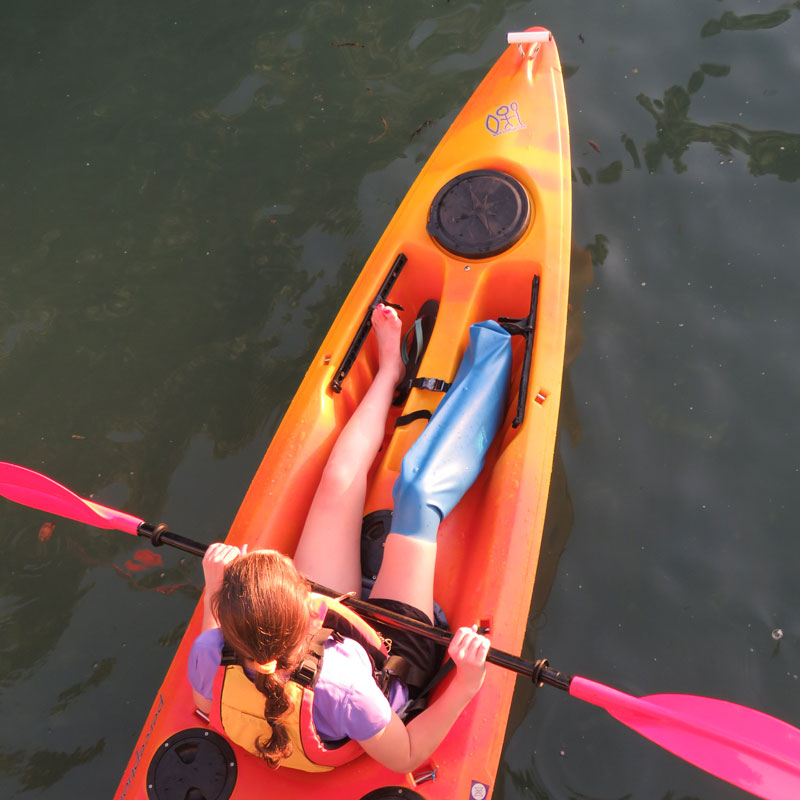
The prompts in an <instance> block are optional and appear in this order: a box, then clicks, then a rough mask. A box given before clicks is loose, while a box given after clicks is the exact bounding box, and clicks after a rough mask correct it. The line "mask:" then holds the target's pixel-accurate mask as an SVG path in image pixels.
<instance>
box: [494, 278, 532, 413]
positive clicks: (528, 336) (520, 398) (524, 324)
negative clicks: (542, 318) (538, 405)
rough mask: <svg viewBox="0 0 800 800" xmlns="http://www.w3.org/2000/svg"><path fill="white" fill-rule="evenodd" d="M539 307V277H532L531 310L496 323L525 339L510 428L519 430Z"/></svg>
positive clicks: (526, 396) (503, 318) (525, 400)
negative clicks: (525, 314) (521, 315)
mask: <svg viewBox="0 0 800 800" xmlns="http://www.w3.org/2000/svg"><path fill="white" fill-rule="evenodd" d="M538 305H539V276H538V275H534V276H533V284H532V285H531V309H530V312H529V313H528V316H527V317H523V318H522V319H510V318H509V317H500V319H498V320H497V321H498V322H499V323H500V324H501V325H502V326H503V327H504V328H505V329H506V330H507V331H508V332H509V333H510V334H511V335H512V336H513V335H515V334H521V335H522V336H524V337H525V356H524V359H523V362H522V372H521V373H520V376H519V393H518V395H517V414H516V416H515V417H514V421H513V422H512V423H511V427H512V428H519V426H520V425H522V421H523V420H524V419H525V406H526V404H527V402H528V382H529V380H530V375H531V358H532V356H533V337H534V334H535V332H536V309H537V307H538Z"/></svg>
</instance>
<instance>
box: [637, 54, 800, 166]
mask: <svg viewBox="0 0 800 800" xmlns="http://www.w3.org/2000/svg"><path fill="white" fill-rule="evenodd" d="M729 69H730V68H729V67H726V66H723V65H719V64H703V65H702V66H701V67H700V69H699V70H697V71H695V72H694V73H692V75H691V77H690V78H689V82H688V84H687V86H686V88H683V87H682V86H671V87H670V88H669V89H667V90H666V91H665V92H664V98H663V100H654V99H652V98H650V97H647V96H646V95H643V94H640V95H639V96H638V97H637V98H636V99H637V101H638V102H639V105H641V106H642V108H644V109H645V110H646V111H647V112H648V113H649V114H651V115H652V117H653V119H654V120H655V121H656V139H655V141H648V142H647V143H646V144H645V145H644V148H643V149H644V159H645V163H646V165H647V168H648V169H649V170H650V171H651V172H655V171H656V170H657V169H658V168H659V166H660V165H661V161H662V159H663V158H664V157H666V158H669V159H670V160H671V161H672V165H673V167H674V169H675V171H676V172H684V171H685V170H686V168H687V167H686V164H685V163H684V161H683V155H684V154H685V153H686V151H687V150H688V149H689V147H690V146H691V145H692V144H694V143H699V142H710V143H711V144H713V145H714V149H715V150H716V151H717V152H718V153H719V154H720V155H721V156H724V157H725V158H731V157H732V156H733V154H734V152H739V153H742V154H744V155H746V156H748V161H747V168H748V169H749V170H750V173H751V174H752V175H754V176H756V177H759V176H761V175H776V176H777V177H778V178H780V179H781V180H782V181H796V180H797V179H798V177H800V134H797V133H786V132H783V131H752V130H749V129H747V128H745V127H744V126H743V125H739V124H736V123H732V122H731V123H714V124H712V125H701V124H700V123H697V122H693V121H692V120H691V119H690V118H689V108H690V106H691V96H692V95H693V94H694V93H695V92H697V91H698V90H699V89H700V87H701V86H702V85H703V82H704V80H705V78H706V76H711V77H714V78H719V77H724V76H725V75H727V74H728V72H729Z"/></svg>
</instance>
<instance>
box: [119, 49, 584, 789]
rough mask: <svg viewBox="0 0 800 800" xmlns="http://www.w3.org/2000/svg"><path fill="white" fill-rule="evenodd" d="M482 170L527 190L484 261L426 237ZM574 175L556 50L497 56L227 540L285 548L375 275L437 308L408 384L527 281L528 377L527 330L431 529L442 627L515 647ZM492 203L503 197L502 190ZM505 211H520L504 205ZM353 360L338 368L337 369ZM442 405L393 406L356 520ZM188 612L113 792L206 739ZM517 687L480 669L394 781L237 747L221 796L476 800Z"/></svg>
mask: <svg viewBox="0 0 800 800" xmlns="http://www.w3.org/2000/svg"><path fill="white" fill-rule="evenodd" d="M478 170H480V171H483V170H492V171H498V172H500V173H502V174H504V175H507V176H511V177H512V178H513V179H514V181H515V182H517V183H518V184H519V185H520V186H521V187H523V192H524V195H525V199H526V200H527V202H528V204H529V207H528V210H527V216H526V213H525V209H524V208H522V205H524V200H523V201H522V204H521V205H519V204H518V206H517V207H516V211H517V212H518V213H517V218H516V222H514V225H515V226H516V228H515V229H514V230H513V231H511V232H510V233H509V234H508V237H507V238H508V239H509V240H510V241H511V243H510V244H507V243H506V244H504V245H503V248H504V249H503V250H502V252H499V253H492V254H488V253H489V251H490V250H491V246H488V247H489V249H488V250H487V249H486V247H487V246H485V245H484V244H483V243H479V245H478V246H479V247H484V252H483V253H478V254H469V255H465V254H464V252H463V250H461V249H460V244H459V243H458V241H456V242H453V241H452V239H453V238H455V239H458V237H459V236H460V230H461V229H460V228H458V226H456V228H455V229H454V230H455V234H454V235H451V236H450V239H448V238H447V237H448V235H450V234H448V232H445V233H444V234H443V235H441V236H437V238H438V239H439V241H437V239H434V237H433V236H432V235H431V233H430V232H429V228H428V225H429V209H430V208H431V204H432V202H433V201H434V199H435V198H436V197H437V195H438V194H439V193H440V191H441V190H442V187H445V186H446V185H447V184H448V183H449V182H450V181H452V180H453V179H454V178H456V177H457V176H459V175H462V174H464V173H469V172H472V171H478ZM570 181H571V172H570V159H569V141H568V129H567V116H566V103H565V99H564V91H563V80H562V76H561V66H560V62H559V58H558V52H557V50H556V46H555V43H554V42H553V41H552V40H549V41H544V42H542V43H541V44H527V45H521V46H519V47H518V46H516V45H512V46H509V48H508V49H507V50H506V52H505V53H504V54H503V56H502V57H501V58H500V60H499V61H498V62H497V63H496V64H495V66H494V67H493V69H492V70H491V71H490V73H489V74H488V75H487V76H486V78H485V79H484V80H483V82H482V83H481V85H480V86H479V87H478V88H477V89H476V91H475V93H474V94H473V96H472V97H471V99H470V100H469V101H468V103H467V105H466V106H465V107H464V109H463V110H462V112H461V113H460V114H459V116H458V117H457V119H456V120H455V121H454V123H453V124H452V126H451V128H450V129H449V131H448V132H447V133H446V134H445V136H444V138H443V139H442V141H441V143H440V144H439V146H438V147H437V149H436V150H435V151H434V153H433V154H432V155H431V158H430V159H429V161H428V163H427V164H426V165H425V167H424V168H423V170H422V172H421V173H420V175H419V176H418V178H417V179H416V181H415V182H414V184H413V185H412V187H411V189H410V190H409V192H408V194H407V195H406V198H405V199H404V201H403V203H402V204H401V205H400V207H399V209H398V210H397V212H396V214H395V216H394V218H393V219H392V221H391V223H390V224H389V225H388V227H387V229H386V231H385V233H384V235H383V236H382V237H381V239H380V241H379V242H378V244H377V245H376V247H375V250H374V251H373V253H372V255H371V256H370V258H369V260H368V261H367V263H366V265H365V267H364V269H363V271H362V273H361V275H360V276H359V278H358V280H357V281H356V284H355V285H354V287H353V289H352V290H351V292H350V294H349V295H348V297H347V299H346V300H345V302H344V303H343V305H342V308H341V310H340V313H339V314H338V316H337V317H336V319H335V321H334V322H333V324H332V326H331V328H330V331H329V332H328V335H327V336H326V337H325V340H324V341H323V343H322V345H321V347H320V349H319V351H318V353H317V355H316V357H315V358H314V360H313V362H312V364H311V366H310V367H309V369H308V371H307V373H306V375H305V378H304V379H303V382H302V384H301V386H300V388H299V389H298V391H297V394H296V395H295V398H294V400H293V402H292V404H291V405H290V407H289V409H288V411H287V413H286V415H285V417H284V419H283V421H282V423H281V425H280V427H279V429H278V431H277V432H276V434H275V437H274V439H273V441H272V443H271V445H270V447H269V449H268V451H267V453H266V455H265V457H264V460H263V462H262V464H261V466H260V467H259V469H258V471H257V473H256V475H255V477H254V479H253V482H252V484H251V486H250V488H249V490H248V492H247V495H246V496H245V498H244V501H243V503H242V505H241V508H240V510H239V512H238V514H237V516H236V519H235V520H234V523H233V526H232V528H231V531H230V533H229V536H228V538H227V539H226V541H227V542H228V543H230V544H235V545H242V544H244V543H245V542H247V543H248V544H249V547H250V548H251V549H253V548H255V547H270V548H275V549H278V550H281V551H283V552H286V553H289V554H292V553H293V552H294V550H295V547H296V544H297V541H298V538H299V535H300V532H301V530H302V526H303V523H304V521H305V514H306V510H307V509H308V506H309V504H310V502H311V499H312V497H313V494H314V491H315V490H316V486H317V483H318V480H319V477H320V475H321V472H322V469H323V467H324V465H325V462H326V460H327V457H328V454H329V452H330V450H331V448H332V446H333V444H334V442H335V441H336V438H337V436H338V433H339V431H340V430H341V428H342V427H343V426H344V424H345V423H346V422H347V420H348V419H349V417H350V415H351V414H352V412H353V410H354V409H355V407H356V406H357V405H358V402H359V401H360V399H361V397H362V396H363V394H364V392H365V391H366V389H367V388H368V387H369V385H370V383H371V380H372V376H373V375H374V373H375V371H376V369H377V352H376V349H375V344H374V341H373V339H374V337H367V338H366V339H365V340H364V342H363V345H362V346H361V347H358V343H357V342H356V345H355V346H351V345H352V343H353V342H354V340H357V339H358V333H359V327H360V326H361V324H362V321H363V320H364V319H366V318H368V314H369V310H370V308H371V307H372V306H373V305H374V303H375V302H376V301H377V300H378V299H381V291H382V288H385V284H386V283H391V286H390V288H389V289H388V292H384V294H383V299H387V300H388V301H389V302H391V303H392V304H394V305H396V306H399V307H401V309H402V310H400V311H399V315H400V318H401V320H402V323H403V330H408V329H409V328H410V327H411V326H412V325H413V324H414V320H415V318H416V316H417V313H418V311H419V309H420V307H421V306H422V305H423V303H425V302H426V301H427V300H430V299H435V300H437V301H438V303H439V310H438V316H437V318H436V323H435V326H434V328H433V331H432V333H431V337H430V342H429V344H428V346H427V349H426V351H425V355H424V358H423V360H422V363H421V365H420V367H419V370H418V375H419V376H424V377H429V378H435V379H441V380H443V381H448V382H449V381H452V380H453V377H454V376H455V373H456V370H457V368H458V366H459V363H460V360H461V357H462V355H463V353H464V350H465V348H466V344H467V339H468V329H469V326H470V325H471V324H472V323H475V322H480V321H483V320H486V319H498V318H501V317H504V318H510V319H518V320H525V319H526V318H528V317H529V315H530V313H531V302H532V291H533V287H534V279H535V278H536V279H538V281H537V283H538V287H537V289H538V297H535V298H534V300H535V302H534V306H535V312H536V314H535V316H536V328H535V336H534V337H533V339H532V348H531V352H530V367H529V370H526V368H525V361H526V357H525V356H526V353H525V351H526V341H525V337H524V336H514V337H513V338H512V342H513V371H512V382H511V390H510V395H509V398H510V399H509V403H508V408H507V411H506V415H505V418H504V421H503V423H502V424H501V428H500V432H499V433H498V435H497V437H496V439H495V441H494V442H493V443H492V445H491V447H490V450H489V453H488V456H487V459H486V467H485V468H484V470H483V471H482V473H481V474H480V475H479V477H478V479H477V480H476V481H475V483H474V485H473V486H472V488H471V489H470V490H469V491H468V492H467V493H466V495H465V496H464V498H463V499H462V500H461V502H460V503H459V504H458V505H457V506H456V508H455V509H454V510H453V512H452V513H451V514H450V515H449V516H448V517H447V518H446V519H445V520H444V521H443V523H442V525H441V527H440V530H439V537H438V542H439V549H438V559H437V565H436V581H435V597H436V599H437V601H438V602H439V603H440V604H441V606H442V607H443V608H444V610H445V612H446V614H447V617H448V621H449V623H450V626H451V627H452V628H455V627H456V626H460V625H471V624H473V623H476V622H477V623H478V624H480V625H483V626H485V627H488V628H489V630H490V634H489V635H490V638H491V640H492V644H493V646H495V647H497V648H500V649H503V650H506V651H509V652H519V650H520V648H521V645H522V639H523V635H524V631H525V627H526V623H527V617H528V613H529V608H530V600H531V594H532V591H533V585H534V580H535V576H536V566H537V561H538V556H539V547H540V544H541V535H542V529H543V524H544V517H545V511H546V506H547V497H548V489H549V483H550V472H551V469H552V461H553V451H554V444H555V436H556V427H557V423H558V409H559V399H560V392H561V375H562V370H563V358H564V339H565V328H566V316H567V297H568V288H569V251H570V208H571V197H570ZM503 191H505V190H503ZM512 193H513V190H512ZM467 194H468V193H467ZM473 194H474V192H473ZM503 199H504V202H505V201H508V194H507V193H506V194H505V195H504V197H503ZM486 200H487V198H478V199H477V200H476V203H475V207H474V208H473V209H472V210H471V218H472V219H473V220H474V219H476V218H477V219H478V221H479V222H480V220H481V218H482V219H483V220H484V222H485V220H486V219H487V218H488V217H487V215H491V213H492V208H491V202H489V203H488V205H487V202H486ZM489 201H491V198H489ZM511 202H512V204H513V203H514V202H517V201H516V200H514V198H513V197H512V198H511ZM512 216H513V215H512ZM521 217H525V218H524V219H522V220H521V221H520V220H519V218H521ZM436 224H437V221H436V220H434V221H433V222H432V223H431V228H430V230H432V231H433V233H434V234H436V233H440V232H439V231H437V229H436ZM444 224H445V225H448V224H449V223H448V220H447V219H446V220H445V222H444ZM469 224H472V223H469ZM476 224H477V223H476ZM512 227H513V226H512ZM520 228H521V230H519V229H520ZM442 239H444V240H446V241H445V244H442V243H441V240H442ZM465 247H466V248H469V247H470V245H469V243H467V244H466V245H465ZM454 250H455V251H459V252H454ZM523 327H524V324H523ZM362 332H363V331H362ZM348 352H349V353H350V356H351V358H349V359H348V358H347V355H348ZM349 362H352V363H351V365H349V368H347V369H346V370H345V371H346V374H345V375H342V370H341V369H340V368H341V367H342V365H343V364H349ZM334 381H336V385H335V387H334V385H333V383H334ZM526 381H527V384H528V386H527V394H526V399H525V403H524V415H525V416H524V420H523V421H522V423H521V424H519V425H518V426H516V427H515V425H514V420H515V416H516V414H517V398H518V397H519V389H520V384H525V383H526ZM336 389H339V390H338V391H337V390H336ZM442 396H443V395H442V394H440V393H438V392H433V391H429V390H427V389H418V388H414V389H412V390H411V392H410V394H409V396H408V399H407V400H406V402H405V404H404V405H403V407H398V408H394V409H393V410H392V412H391V414H390V418H389V420H388V422H387V427H386V434H385V440H384V445H383V448H382V449H381V452H380V453H379V455H378V458H377V459H376V463H375V465H374V466H373V469H372V471H371V474H370V476H369V489H368V495H367V503H366V508H365V513H369V512H371V511H375V510H380V509H390V508H391V506H392V501H391V489H392V486H393V484H394V481H395V479H396V478H397V476H398V474H399V471H400V464H401V461H402V458H403V456H404V454H405V453H406V452H407V450H408V448H409V447H410V446H411V444H413V442H414V441H415V440H416V438H417V436H419V434H420V432H421V431H422V430H423V429H424V427H425V424H426V422H425V419H417V420H416V421H412V422H410V423H408V424H403V425H401V426H400V427H397V428H395V422H396V419H397V417H399V416H401V415H409V414H413V413H414V412H424V411H433V410H434V409H435V407H436V405H437V404H438V403H439V401H440V399H441V397H442ZM332 588H334V589H335V588H336V587H332ZM201 616H202V604H199V605H198V609H197V610H196V612H195V614H194V616H193V618H192V621H191V623H190V624H189V627H188V629H187V631H186V634H185V635H184V638H183V641H182V642H181V645H180V647H179V649H178V652H177V654H176V656H175V658H174V660H173V663H172V666H171V668H170V670H169V672H168V673H167V676H166V678H165V680H164V683H163V685H162V687H161V689H160V691H159V693H158V695H157V697H156V700H155V703H154V705H153V707H152V709H151V711H150V714H149V716H148V719H147V721H146V722H145V725H144V728H143V730H142V733H141V736H140V738H139V741H138V742H137V745H136V748H135V749H134V752H133V754H132V756H131V759H130V761H129V763H128V767H127V769H126V771H125V774H124V776H123V779H122V781H121V783H120V786H119V789H118V791H117V795H116V797H117V798H118V800H122V798H137V799H139V798H145V797H148V796H152V797H159V794H158V787H157V786H156V787H155V788H152V789H151V790H150V791H151V794H150V795H148V789H147V784H148V777H147V773H148V771H149V772H150V782H151V783H152V782H153V781H154V780H155V779H154V775H156V773H157V769H156V768H154V767H153V766H152V764H151V762H152V759H153V755H154V754H155V753H157V752H158V751H159V748H162V747H163V743H164V742H165V740H168V739H169V738H170V737H172V736H174V735H175V734H176V733H178V732H179V731H182V730H185V729H188V728H197V729H199V730H198V733H197V735H198V736H200V737H203V736H204V735H205V734H204V730H203V729H204V728H205V723H204V722H203V721H202V720H200V719H199V718H198V717H197V716H196V715H195V714H194V706H193V703H192V700H191V692H190V688H189V685H188V681H187V680H186V659H187V656H188V652H189V649H190V647H191V643H192V641H193V639H194V637H195V636H196V635H197V633H198V631H199V625H200V619H201ZM514 680H515V677H514V675H513V674H512V673H509V672H506V671H504V670H501V669H499V668H495V667H491V666H490V667H489V668H488V671H487V676H486V681H485V683H484V686H483V688H482V689H481V691H480V692H479V694H478V695H477V696H476V697H475V698H474V699H473V701H472V702H471V703H470V705H469V706H468V708H467V709H466V711H465V712H464V713H463V714H462V715H461V717H460V718H459V720H458V721H457V722H456V724H455V725H454V727H453V728H452V730H451V731H450V733H449V734H448V736H447V737H446V739H445V741H444V742H443V743H442V745H441V746H440V747H439V748H438V749H437V751H436V752H435V753H434V755H433V756H432V758H431V759H430V761H429V763H427V764H424V765H423V766H422V767H420V769H419V770H417V771H415V773H414V774H413V775H398V774H396V773H392V772H390V771H388V770H386V769H385V768H383V767H381V766H380V765H379V764H377V763H376V762H374V761H372V760H371V759H369V758H368V757H362V758H359V759H357V760H356V761H355V762H353V763H351V764H348V765H346V766H344V767H339V768H337V769H335V770H333V771H332V772H328V773H317V774H306V773H301V772H297V771H294V770H289V769H279V770H277V771H272V770H269V769H268V768H267V767H266V766H265V765H264V764H263V763H262V762H260V761H259V760H258V759H256V758H255V757H253V756H250V755H248V754H246V753H245V752H244V751H242V750H241V749H240V748H238V747H234V749H233V751H234V753H235V766H232V765H230V763H228V766H227V767H226V766H225V764H221V768H227V769H228V770H229V772H230V775H229V784H230V786H231V787H232V792H233V793H232V794H231V795H230V796H231V797H234V798H251V797H255V796H266V795H269V796H275V797H293V798H299V797H325V798H342V799H344V798H347V800H352V798H361V797H366V796H368V795H369V796H370V800H373V799H374V800H378V798H380V797H381V794H380V793H379V792H377V791H376V790H378V789H379V788H380V787H403V791H404V793H397V791H395V794H386V793H384V795H383V796H385V797H389V796H394V797H397V796H403V797H407V798H415V797H416V798H420V797H421V798H425V799H426V800H433V798H448V800H449V799H450V798H461V797H463V798H465V800H466V798H469V797H475V798H480V797H487V796H489V795H490V794H491V791H492V788H493V786H494V780H495V774H496V771H497V764H498V760H499V756H500V751H501V748H502V744H503V738H504V733H505V725H506V719H507V716H508V711H509V707H510V704H511V698H512V694H513V689H514ZM193 752H194V751H193ZM197 752H198V753H199V752H200V751H199V750H198V751H197ZM192 757H193V758H194V757H195V756H194V755H193V756H192ZM223 760H224V759H223ZM234 784H235V785H234ZM373 792H374V794H370V793H373ZM164 796H166V795H164ZM220 796H221V797H227V796H228V795H227V794H222V795H220Z"/></svg>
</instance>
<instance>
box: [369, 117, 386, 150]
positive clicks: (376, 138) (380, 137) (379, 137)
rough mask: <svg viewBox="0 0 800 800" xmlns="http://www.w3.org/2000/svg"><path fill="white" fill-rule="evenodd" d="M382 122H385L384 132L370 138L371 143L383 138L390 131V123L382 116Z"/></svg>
mask: <svg viewBox="0 0 800 800" xmlns="http://www.w3.org/2000/svg"><path fill="white" fill-rule="evenodd" d="M381 122H382V123H383V133H381V134H379V135H378V136H376V137H375V138H374V139H370V140H369V143H370V144H373V143H374V142H377V141H379V140H380V139H383V137H384V136H386V134H387V133H388V132H389V123H388V122H387V121H386V120H385V119H384V118H383V117H381Z"/></svg>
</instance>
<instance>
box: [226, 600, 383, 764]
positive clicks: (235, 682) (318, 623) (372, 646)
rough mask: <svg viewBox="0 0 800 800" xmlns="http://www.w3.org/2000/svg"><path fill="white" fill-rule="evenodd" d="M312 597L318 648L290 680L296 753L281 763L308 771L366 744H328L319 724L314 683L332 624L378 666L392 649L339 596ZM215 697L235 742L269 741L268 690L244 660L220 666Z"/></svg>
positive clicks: (252, 746) (347, 757) (290, 726)
mask: <svg viewBox="0 0 800 800" xmlns="http://www.w3.org/2000/svg"><path fill="white" fill-rule="evenodd" d="M311 602H312V620H311V632H312V634H313V635H314V639H315V643H316V644H317V645H318V651H319V652H318V653H317V654H316V655H315V653H314V648H312V652H311V654H310V655H309V657H308V658H306V660H305V661H304V663H303V664H302V665H301V666H300V667H299V668H298V669H297V670H295V672H294V673H293V675H292V677H291V678H290V679H289V680H288V681H287V682H286V684H285V689H284V691H285V692H286V696H287V698H288V700H289V703H290V710H289V711H287V712H286V715H285V717H284V718H283V719H282V720H281V722H282V723H283V724H284V726H285V727H286V731H287V733H288V734H289V740H290V741H291V743H292V753H291V755H290V756H289V757H288V758H286V759H284V760H283V761H282V762H281V766H285V767H290V768H292V769H300V770H304V771H306V772H325V771H327V770H330V769H333V767H338V766H340V765H342V764H346V763H347V762H349V761H352V760H353V759H354V758H357V757H358V756H359V755H361V753H362V752H363V749H362V747H361V745H360V744H359V743H358V742H356V741H355V740H353V739H345V740H344V741H343V742H341V743H336V744H326V743H325V742H323V741H322V740H321V739H320V737H319V735H318V734H317V731H316V728H315V727H314V719H313V708H314V685H315V684H316V678H317V674H318V672H319V666H320V664H321V649H322V643H323V642H324V640H325V639H327V638H328V635H330V633H331V629H332V630H334V631H337V632H339V633H341V634H342V635H345V636H347V637H348V638H352V639H355V640H356V641H357V642H358V643H359V644H361V645H362V646H364V648H365V650H367V654H368V655H369V656H370V659H371V660H372V661H373V663H375V667H376V669H377V670H381V669H382V667H383V665H384V663H385V661H386V658H387V657H388V653H387V651H386V647H385V646H384V643H383V640H382V638H381V637H380V636H379V634H378V633H377V631H375V629H374V628H372V627H371V626H370V625H369V624H368V623H367V622H365V621H364V620H363V619H362V618H361V617H359V616H358V614H356V613H355V612H354V611H352V610H351V609H349V608H347V606H345V605H344V604H342V603H341V602H340V601H339V600H333V599H332V598H330V597H325V596H324V595H319V594H312V595H311ZM323 625H325V627H324V628H323ZM378 662H379V663H378ZM213 698H214V702H213V704H212V710H211V721H212V724H213V725H214V726H215V727H217V728H218V729H219V730H222V731H223V732H224V734H225V736H226V737H227V738H228V739H230V740H231V741H232V742H234V743H236V744H238V745H239V746H240V747H243V748H244V749H245V750H247V751H248V752H250V753H253V754H254V755H259V753H258V750H257V749H256V741H257V740H259V739H261V738H262V737H263V738H264V739H265V740H269V738H270V737H271V736H272V728H271V727H270V724H269V723H268V722H267V720H266V719H265V718H264V695H263V694H261V692H259V691H258V689H256V687H255V684H254V683H253V682H252V681H251V680H250V679H249V678H248V677H247V675H246V674H245V672H244V670H243V669H242V667H241V666H240V665H239V664H223V666H221V667H220V669H219V670H218V671H217V675H216V677H215V681H214V690H213Z"/></svg>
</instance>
